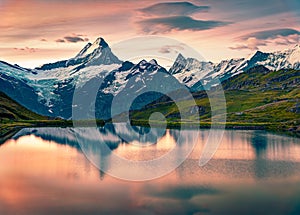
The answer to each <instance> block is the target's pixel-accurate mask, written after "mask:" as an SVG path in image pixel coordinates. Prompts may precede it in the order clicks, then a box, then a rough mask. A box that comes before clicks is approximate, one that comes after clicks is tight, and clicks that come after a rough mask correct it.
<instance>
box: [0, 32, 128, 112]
mask: <svg viewBox="0 0 300 215" xmlns="http://www.w3.org/2000/svg"><path fill="white" fill-rule="evenodd" d="M121 63H122V62H121V61H120V60H119V59H118V58H117V57H116V56H115V55H114V54H113V53H112V52H111V49H110V47H109V46H108V44H107V43H106V42H105V41H104V39H103V38H98V39H97V40H96V41H95V42H94V43H93V44H88V45H87V46H86V47H85V48H84V49H83V50H81V51H80V52H79V54H77V55H76V56H75V57H74V58H71V59H69V60H64V61H58V62H56V63H50V64H45V65H43V66H41V67H39V68H35V69H32V70H25V69H23V68H20V67H17V66H15V65H10V64H7V63H4V62H0V91H2V92H4V93H6V94H7V95H8V96H10V97H11V98H13V99H14V100H16V101H18V102H19V103H21V104H22V105H24V106H25V107H27V108H29V109H30V110H32V111H35V112H37V113H40V114H43V115H48V116H59V117H63V118H70V117H71V113H72V112H71V108H72V97H73V93H74V89H75V86H78V87H80V86H82V85H84V83H86V82H88V81H89V80H90V79H93V78H97V77H99V76H105V75H106V74H107V73H108V72H110V71H112V70H114V69H117V68H119V67H120V66H121Z"/></svg>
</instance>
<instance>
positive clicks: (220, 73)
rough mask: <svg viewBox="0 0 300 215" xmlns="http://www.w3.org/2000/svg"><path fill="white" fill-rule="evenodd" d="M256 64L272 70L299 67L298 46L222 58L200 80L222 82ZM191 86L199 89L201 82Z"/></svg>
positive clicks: (299, 50)
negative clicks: (240, 56) (235, 57)
mask: <svg viewBox="0 0 300 215" xmlns="http://www.w3.org/2000/svg"><path fill="white" fill-rule="evenodd" d="M258 65H262V66H264V67H266V68H268V69H269V70H274V71H278V70H280V69H300V47H299V45H296V46H295V47H294V48H292V49H287V50H283V51H276V52H273V53H263V52H261V51H257V52H255V53H254V54H253V55H251V56H249V57H248V58H247V59H244V58H240V59H231V60H223V61H221V62H220V63H219V64H215V65H214V68H213V70H212V71H211V72H210V73H208V74H207V75H206V76H204V77H203V80H202V82H203V83H205V84H207V85H209V86H212V85H214V84H216V83H217V81H216V80H217V79H218V80H219V81H221V82H222V81H224V80H226V79H228V78H230V77H233V76H235V75H237V74H240V73H242V72H244V71H247V70H248V69H251V68H253V67H255V66H258ZM192 88H194V90H199V89H201V83H200V82H197V83H196V84H194V86H193V87H192Z"/></svg>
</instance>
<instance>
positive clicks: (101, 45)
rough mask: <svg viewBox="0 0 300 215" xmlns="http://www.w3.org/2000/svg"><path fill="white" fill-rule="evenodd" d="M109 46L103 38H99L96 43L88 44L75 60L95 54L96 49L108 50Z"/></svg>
mask: <svg viewBox="0 0 300 215" xmlns="http://www.w3.org/2000/svg"><path fill="white" fill-rule="evenodd" d="M107 47H108V44H107V43H106V41H105V40H104V39H103V38H102V37H98V38H97V39H96V40H95V42H94V43H93V44H92V43H88V44H87V45H86V46H85V47H84V48H83V49H82V50H81V51H80V52H79V53H78V54H77V55H76V57H75V58H80V57H85V56H87V55H89V54H91V53H93V52H94V51H95V50H96V49H103V48H107Z"/></svg>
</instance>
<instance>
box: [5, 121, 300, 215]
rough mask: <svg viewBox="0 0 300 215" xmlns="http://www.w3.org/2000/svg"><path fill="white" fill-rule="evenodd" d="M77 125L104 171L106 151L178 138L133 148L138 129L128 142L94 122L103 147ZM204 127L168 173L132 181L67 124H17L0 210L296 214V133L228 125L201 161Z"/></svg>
mask: <svg viewBox="0 0 300 215" xmlns="http://www.w3.org/2000/svg"><path fill="white" fill-rule="evenodd" d="M138 129H139V128H138ZM81 131H82V135H81V136H82V138H83V139H84V140H85V141H86V144H87V145H88V146H89V147H88V149H89V150H91V152H92V153H93V154H94V155H95V156H96V158H98V159H99V163H100V164H101V165H103V166H102V167H103V168H104V169H109V168H111V166H110V159H111V154H112V153H115V154H118V155H119V156H122V157H125V158H128V159H132V160H136V161H138V160H147V159H150V158H151V157H159V156H161V155H163V154H164V153H166V152H168V151H169V150H172V148H174V144H176V141H175V140H176V138H178V136H176V135H178V133H177V132H178V131H176V130H167V131H166V132H165V133H164V134H163V136H162V137H161V138H159V139H158V140H156V142H154V144H153V143H152V144H146V145H144V146H143V147H137V145H135V144H132V142H134V141H138V140H139V139H138V138H139V137H138V135H136V136H134V135H132V136H131V138H132V141H131V142H126V141H124V139H122V138H120V135H118V134H119V133H120V132H123V134H126V132H127V131H128V130H126V128H124V129H122V127H121V126H119V127H118V128H116V127H114V126H111V125H109V126H108V127H105V128H99V132H100V133H101V135H102V138H103V140H104V142H103V143H104V144H107V146H109V148H111V149H112V151H111V152H110V153H104V152H105V151H103V150H101V146H100V147H99V145H93V140H94V135H93V133H94V132H95V131H94V130H92V129H89V128H83V129H82V130H81ZM97 132H98V131H97ZM208 133H209V131H208V130H203V131H201V133H200V135H199V136H198V138H197V145H196V148H195V150H194V151H193V153H192V154H191V155H190V156H189V158H188V159H187V160H186V161H185V162H184V163H183V164H182V165H181V166H180V167H178V168H177V169H176V170H174V171H173V172H172V173H170V174H168V175H166V176H165V177H162V178H159V179H157V180H153V181H148V182H143V183H135V182H126V181H122V180H117V179H115V178H113V177H110V176H109V175H105V174H104V172H101V171H99V170H98V169H97V168H95V166H93V165H92V164H91V163H90V162H89V161H88V160H87V159H86V157H85V156H84V154H83V153H82V150H81V148H80V146H79V144H78V143H77V140H76V134H75V131H74V129H72V128H27V129H23V130H22V131H20V132H19V133H18V134H17V135H15V136H14V138H12V139H10V140H8V141H6V142H5V143H4V144H3V145H2V146H1V147H0V186H1V189H0V214H8V215H10V214H120V213H122V214H202V213H208V214H241V213H242V214H262V213H263V214H299V213H300V201H299V199H300V186H299V185H300V153H299V152H300V143H299V139H296V138H290V137H284V136H279V135H274V134H270V133H266V132H262V131H233V130H227V131H226V132H225V136H224V138H223V141H222V143H221V144H220V147H219V149H218V151H217V152H216V154H215V156H214V158H213V159H212V160H211V161H210V162H209V163H208V164H207V165H205V166H204V167H199V166H198V159H199V156H200V154H201V151H202V148H203V145H204V143H205V141H206V139H207V137H208ZM186 134H187V135H189V134H190V133H186ZM127 135H128V137H130V133H127ZM151 140H153V139H151V138H150V139H147V140H145V142H148V143H151ZM145 142H143V143H145ZM188 144H189V142H188V141H187V142H185V143H181V149H182V150H184V148H185V147H187V145H188ZM127 171H128V170H127Z"/></svg>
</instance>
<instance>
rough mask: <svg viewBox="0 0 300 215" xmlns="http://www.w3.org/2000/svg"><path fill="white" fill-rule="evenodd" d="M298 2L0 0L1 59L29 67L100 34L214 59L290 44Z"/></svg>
mask: <svg viewBox="0 0 300 215" xmlns="http://www.w3.org/2000/svg"><path fill="white" fill-rule="evenodd" d="M299 8H300V2H299V1H297V0H287V1H284V0H265V1H258V0H253V1H248V0H226V1H223V0H198V1H196V0H194V1H189V2H187V1H186V2H183V1H182V2H177V1H150V0H148V1H116V0H115V1H114V0H113V1H103V0H102V1H96V0H94V1H92V0H87V1H80V0H63V1H59V0H54V1H50V0H28V1H18V0H0V14H1V17H2V20H1V22H0V32H1V34H0V60H4V61H7V62H10V63H18V64H20V65H22V66H27V67H35V66H38V65H41V64H42V63H46V62H54V61H57V60H61V59H68V58H70V57H73V56H74V55H76V54H77V53H78V52H79V50H80V49H82V47H84V46H85V44H86V43H87V42H88V41H89V42H93V41H94V40H95V39H96V38H97V37H99V36H101V37H103V38H105V40H106V41H107V42H108V43H109V44H110V45H111V44H114V43H117V42H119V41H122V40H124V39H130V38H132V37H136V36H142V35H159V36H166V37H170V38H173V39H176V40H178V41H181V42H183V43H186V44H187V45H189V46H191V47H194V48H195V49H196V50H197V51H199V52H200V53H201V54H202V55H203V56H204V58H205V59H207V60H210V61H215V62H218V61H220V60H222V59H227V58H232V57H246V56H247V55H249V54H251V53H253V51H255V50H258V49H259V50H262V51H274V50H277V49H278V50H280V49H283V48H289V47H291V46H294V45H295V44H296V43H298V41H299V35H300V32H299V31H300V26H299V23H300V10H299ZM172 49H175V50H176V51H177V52H180V47H176V46H174V45H169V44H165V45H164V46H163V47H161V50H164V51H170V50H172Z"/></svg>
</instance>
